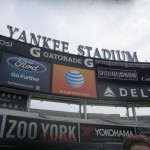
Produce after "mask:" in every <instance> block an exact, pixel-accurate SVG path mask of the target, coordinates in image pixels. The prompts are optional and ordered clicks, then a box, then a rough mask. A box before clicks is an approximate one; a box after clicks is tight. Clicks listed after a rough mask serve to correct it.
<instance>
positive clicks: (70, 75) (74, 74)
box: [66, 70, 84, 88]
mask: <svg viewBox="0 0 150 150" xmlns="http://www.w3.org/2000/svg"><path fill="white" fill-rule="evenodd" d="M66 81H67V83H68V85H70V86H71V87H73V88H80V87H81V86H83V84H84V76H83V74H82V73H81V72H79V71H77V70H69V71H68V72H67V73H66Z"/></svg>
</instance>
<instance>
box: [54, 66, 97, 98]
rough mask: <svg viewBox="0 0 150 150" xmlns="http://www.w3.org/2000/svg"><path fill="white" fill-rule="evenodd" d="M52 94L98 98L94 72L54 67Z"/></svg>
mask: <svg viewBox="0 0 150 150" xmlns="http://www.w3.org/2000/svg"><path fill="white" fill-rule="evenodd" d="M52 78H53V81H52V93H54V94H61V95H68V96H76V97H86V98H96V97H97V96H96V83H95V74H94V71H93V70H87V69H81V68H75V67H69V66H62V65H56V64H54V65H53V77H52Z"/></svg>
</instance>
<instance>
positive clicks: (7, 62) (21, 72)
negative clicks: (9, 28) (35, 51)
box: [0, 52, 51, 93]
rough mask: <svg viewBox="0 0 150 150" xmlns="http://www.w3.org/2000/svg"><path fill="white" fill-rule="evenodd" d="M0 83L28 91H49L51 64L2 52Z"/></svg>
mask: <svg viewBox="0 0 150 150" xmlns="http://www.w3.org/2000/svg"><path fill="white" fill-rule="evenodd" d="M0 71H1V75H0V76H1V78H0V85H3V86H8V87H13V88H19V89H25V90H30V91H37V92H45V93H48V92H49V91H50V74H51V64H50V63H46V62H42V61H35V60H32V59H28V58H25V57H20V56H18V55H14V54H11V53H7V52H3V56H2V59H1V63H0Z"/></svg>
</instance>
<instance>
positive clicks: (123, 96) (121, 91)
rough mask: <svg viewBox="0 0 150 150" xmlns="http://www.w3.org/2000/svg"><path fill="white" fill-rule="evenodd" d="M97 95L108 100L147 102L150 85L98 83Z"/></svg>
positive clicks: (149, 99) (149, 98)
mask: <svg viewBox="0 0 150 150" xmlns="http://www.w3.org/2000/svg"><path fill="white" fill-rule="evenodd" d="M98 97H99V99H100V100H109V101H111V100H112V101H129V102H148V101H150V87H136V86H119V85H110V84H98Z"/></svg>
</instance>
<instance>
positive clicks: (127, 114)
mask: <svg viewBox="0 0 150 150" xmlns="http://www.w3.org/2000/svg"><path fill="white" fill-rule="evenodd" d="M126 109H127V113H126V116H127V120H129V117H130V115H129V107H128V106H127V107H126Z"/></svg>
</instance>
